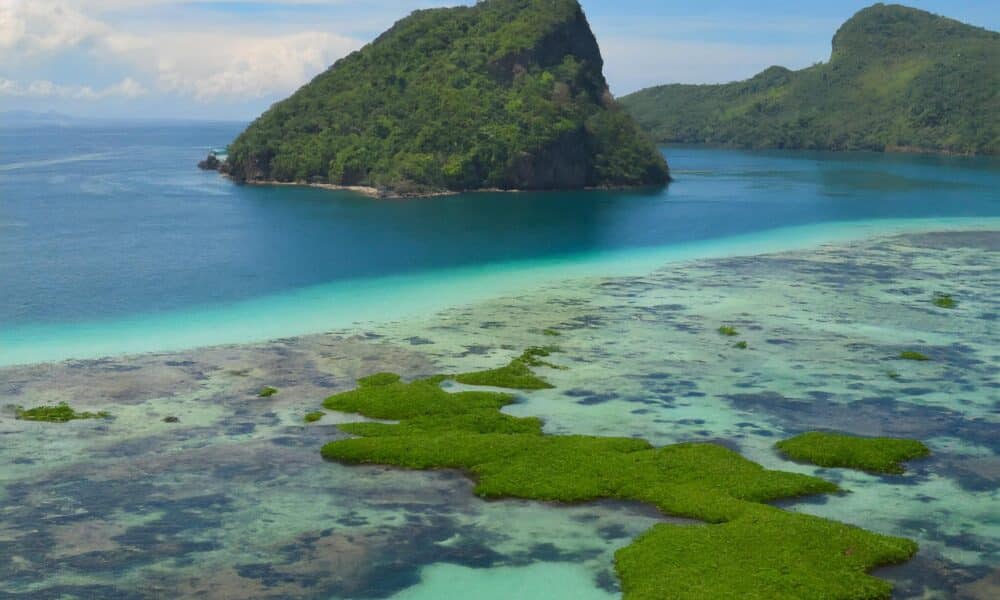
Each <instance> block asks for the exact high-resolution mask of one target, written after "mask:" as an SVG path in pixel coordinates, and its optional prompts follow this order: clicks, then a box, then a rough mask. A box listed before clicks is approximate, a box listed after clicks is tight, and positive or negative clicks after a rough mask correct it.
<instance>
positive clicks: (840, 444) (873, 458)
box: [775, 431, 931, 474]
mask: <svg viewBox="0 0 1000 600" xmlns="http://www.w3.org/2000/svg"><path fill="white" fill-rule="evenodd" d="M775 447H776V448H777V449H778V450H780V451H781V452H782V453H784V454H785V455H787V456H788V457H789V458H792V459H794V460H799V461H803V462H809V463H812V464H814V465H819V466H821V467H843V468H847V469H859V470H862V471H870V472H873V473H892V474H899V473H902V472H903V464H902V463H903V462H904V461H907V460H912V459H914V458H923V457H925V456H929V455H930V453H931V451H930V449H929V448H928V447H927V446H926V445H924V443H923V442H920V441H917V440H907V439H900V438H886V437H875V438H865V437H858V436H853V435H846V434H842V433H832V432H825V431H812V432H809V433H803V434H801V435H797V436H795V437H793V438H789V439H787V440H782V441H780V442H778V443H777V444H776V445H775Z"/></svg>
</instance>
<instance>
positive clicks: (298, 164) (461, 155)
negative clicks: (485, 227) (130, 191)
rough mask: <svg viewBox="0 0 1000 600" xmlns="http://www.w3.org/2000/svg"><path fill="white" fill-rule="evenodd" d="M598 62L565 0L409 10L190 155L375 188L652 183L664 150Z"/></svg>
mask: <svg viewBox="0 0 1000 600" xmlns="http://www.w3.org/2000/svg"><path fill="white" fill-rule="evenodd" d="M603 64H604V63H603V59H602V58H601V53H600V49H599V47H598V45H597V40H596V39H595V37H594V34H593V32H592V31H591V29H590V25H589V24H588V22H587V18H586V16H585V15H584V12H583V9H582V8H581V7H580V5H579V3H578V2H577V1H576V0H486V1H484V2H479V3H477V4H475V5H474V6H460V7H456V8H443V9H431V10H418V11H416V12H414V13H413V14H411V15H410V16H409V17H407V18H405V19H403V20H401V21H399V22H397V23H396V24H395V25H394V26H393V27H392V28H391V29H389V30H388V31H386V32H385V33H383V34H382V35H381V36H379V37H378V38H377V39H376V40H375V41H373V42H372V43H370V44H368V45H367V46H365V47H364V48H362V49H361V50H359V51H357V52H354V53H352V54H350V55H349V56H347V57H345V58H343V59H341V60H340V61H338V62H337V63H335V64H334V65H333V66H332V67H331V68H330V69H329V70H327V71H326V72H324V73H322V74H320V75H318V76H317V77H316V78H315V79H313V80H312V81H311V82H310V83H308V84H307V85H305V86H304V87H302V88H301V89H299V90H298V91H297V92H295V93H294V94H293V95H292V96H291V97H289V98H287V99H285V100H283V101H281V102H278V103H277V104H275V105H274V106H272V107H271V108H270V109H269V110H268V111H267V112H265V113H264V114H263V115H261V116H260V117H259V118H258V119H257V120H256V121H254V122H253V123H252V124H251V125H250V126H249V127H248V128H247V129H246V130H245V131H244V132H243V133H242V134H241V135H240V136H239V137H238V138H237V139H236V140H235V141H234V142H233V143H232V144H231V145H230V146H229V149H228V154H227V156H226V159H225V160H224V161H218V162H215V161H213V160H211V159H206V162H204V163H203V166H204V167H209V168H211V167H215V168H216V169H218V170H219V171H221V172H222V173H225V174H227V175H228V176H230V177H232V178H233V179H234V180H236V181H237V182H245V183H284V184H311V185H318V186H330V187H339V188H349V189H354V190H358V191H362V192H367V193H370V194H378V195H383V196H410V195H431V194H439V193H448V192H460V191H470V190H484V189H496V190H550V189H582V188H620V187H634V186H662V185H664V184H666V183H667V182H668V181H669V179H670V176H669V169H668V167H667V163H666V160H665V159H664V158H663V155H662V154H661V152H660V151H659V150H658V149H657V148H656V146H655V145H654V144H653V143H652V141H651V140H650V139H649V138H647V136H646V135H645V134H644V133H643V132H641V131H640V130H639V129H638V127H637V125H636V123H635V122H634V121H633V120H632V118H631V117H630V116H629V115H628V113H627V112H625V111H624V110H622V109H621V107H620V106H619V105H618V104H617V102H616V101H615V99H614V98H613V96H612V95H611V93H610V91H609V89H608V84H607V82H606V80H605V78H604V74H603Z"/></svg>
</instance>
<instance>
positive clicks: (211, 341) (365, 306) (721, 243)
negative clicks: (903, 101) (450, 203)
mask: <svg viewBox="0 0 1000 600" xmlns="http://www.w3.org/2000/svg"><path fill="white" fill-rule="evenodd" d="M998 224H1000V219H997V218H975V219H974V218H951V219H885V220H870V221H842V222H832V223H821V224H815V225H807V226H796V227H787V228H782V229H776V230H770V231H762V232H757V233H753V234H745V235H737V236H731V237H725V238H719V239H713V240H706V241H698V242H689V243H684V244H675V245H668V246H662V247H658V248H643V249H632V250H622V251H613V252H595V253H586V254H578V255H574V256H567V257H559V258H546V259H538V260H530V261H517V262H508V263H496V264H488V265H478V266H474V267H463V268H456V269H445V270H437V271H428V272H424V273H420V274H414V275H402V276H391V277H381V278H368V279H355V280H345V281H338V282H335V283H330V284H325V285H318V286H310V287H305V288H300V289H297V290H292V291H290V292H287V293H281V294H276V295H271V296H265V297H260V298H255V299H252V300H247V301H241V302H236V303H232V304H220V305H215V306H204V307H200V308H195V309H189V310H182V311H174V312H164V313H156V314H148V315H137V316H132V317H128V318H121V319H115V320H108V321H98V322H87V323H68V324H67V323H55V324H52V323H49V324H37V325H31V324H29V325H16V326H13V327H7V328H6V329H5V330H3V331H0V365H12V364H27V363H35V362H49V361H58V360H65V359H70V358H77V359H79V358H96V357H101V356H110V355H120V354H133V353H142V352H154V351H168V350H179V349H184V348H194V347H200V346H210V345H218V344H229V343H245V342H252V341H261V340H267V339H276V338H281V337H289V336H296V335H304V334H309V333H319V332H323V331H328V330H331V329H335V328H340V327H347V326H351V325H354V324H357V323H360V322H368V323H381V322H388V321H392V320H395V319H400V318H404V317H412V316H415V315H421V314H429V313H431V312H434V311H437V310H441V309H444V308H448V307H452V306H459V305H464V304H468V303H471V302H477V301H481V300H484V299H488V298H493V297H497V296H500V295H506V294H514V293H517V292H519V291H524V290H528V289H531V288H532V287H534V286H537V285H539V284H543V283H545V282H548V281H551V280H553V279H565V278H584V277H597V276H624V275H641V274H644V273H647V272H649V271H651V270H653V269H655V268H657V267H659V266H662V265H663V264H665V263H670V262H677V261H683V260H692V259H700V258H717V257H725V256H739V255H750V254H759V253H764V252H775V251H781V250H792V249H799V248H807V247H810V246H815V245H817V244H820V243H835V242H844V241H849V240H854V239H862V238H865V237H868V236H871V235H877V234H891V233H903V232H915V231H923V230H932V229H933V230H942V229H947V228H950V227H951V228H961V229H968V228H996V227H997V226H998Z"/></svg>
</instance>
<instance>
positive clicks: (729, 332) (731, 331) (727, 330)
mask: <svg viewBox="0 0 1000 600" xmlns="http://www.w3.org/2000/svg"><path fill="white" fill-rule="evenodd" d="M719 333H721V334H722V335H725V336H728V337H735V336H738V335H739V334H740V332H739V331H737V330H736V328H735V327H733V326H732V325H723V326H722V327H719Z"/></svg>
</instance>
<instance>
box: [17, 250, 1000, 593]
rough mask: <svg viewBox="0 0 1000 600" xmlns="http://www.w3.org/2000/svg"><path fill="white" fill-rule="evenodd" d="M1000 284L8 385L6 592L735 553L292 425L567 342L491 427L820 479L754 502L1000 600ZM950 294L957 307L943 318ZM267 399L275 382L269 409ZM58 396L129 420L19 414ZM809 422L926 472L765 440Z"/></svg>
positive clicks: (667, 270)
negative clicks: (871, 441) (661, 550)
mask: <svg viewBox="0 0 1000 600" xmlns="http://www.w3.org/2000/svg"><path fill="white" fill-rule="evenodd" d="M998 288H1000V234H998V233H997V232H990V231H964V232H963V231H949V232H938V233H923V234H910V235H902V236H891V237H879V238H871V239H868V240H865V241H860V242H854V243H851V244H842V245H837V244H834V245H828V246H822V247H817V248H814V249H810V250H801V251H793V252H782V253H775V254H767V255H758V256H745V257H734V258H725V259H710V260H698V261H691V262H686V263H674V264H671V265H669V266H667V267H664V268H663V269H659V270H655V271H651V272H649V273H648V274H646V275H643V276H636V277H615V278H596V277H595V278H587V279H577V280H554V281H552V282H551V283H549V284H547V285H544V286H540V287H538V288H537V289H535V290H533V291H531V292H530V293H524V294H520V295H518V296H517V297H501V298H496V299H494V300H491V301H486V302H481V303H478V304H470V305H467V306H464V307H461V308H458V309H454V310H448V311H444V312H440V313H435V314H428V315H426V316H424V317H421V318H413V319H407V320H405V321H398V322H394V323H388V324H385V325H379V326H372V325H367V324H364V323H361V324H358V325H357V326H356V327H354V328H352V329H351V330H349V331H348V330H339V331H331V332H329V333H326V334H323V335H316V336H307V337H300V338H288V339H281V340H275V341H273V342H269V343H262V344H249V345H240V346H219V347H213V348H202V349H196V350H190V351H183V352H172V353H169V354H146V355H139V356H126V357H116V358H108V359H101V360H85V361H67V362H62V363H50V364H35V365H28V366H19V367H10V368H3V369H0V440H2V442H0V597H3V598H46V597H80V598H101V597H114V598H125V599H132V598H142V599H144V598H154V597H171V598H199V599H203V600H204V599H208V600H216V599H223V598H232V597H246V598H266V599H270V598H323V599H330V598H391V597H394V596H396V597H398V598H404V597H405V598H410V597H412V598H431V597H436V594H437V593H438V592H441V590H444V589H446V588H445V587H435V586H445V585H446V583H442V579H445V580H447V579H448V578H449V577H450V576H452V575H453V574H455V576H456V577H457V576H459V575H460V577H461V581H462V582H463V584H466V585H480V586H494V587H493V588H490V589H494V588H495V589H494V591H496V590H507V589H514V588H505V587H503V586H510V585H514V584H513V583H512V582H517V581H518V578H519V577H520V576H521V575H522V574H530V577H527V578H526V580H527V581H532V582H545V581H550V582H557V583H558V584H559V585H557V586H555V587H552V588H546V587H544V586H542V585H539V586H538V589H539V590H541V591H543V592H546V593H548V596H547V597H549V598H553V597H558V596H557V595H553V594H558V591H559V590H560V589H565V590H577V591H578V590H580V589H589V590H592V591H593V594H594V596H593V597H595V598H598V597H600V598H602V599H604V598H614V597H615V596H616V595H617V594H620V593H621V589H620V586H619V583H618V581H619V579H618V577H616V575H615V573H614V570H613V569H614V565H615V554H616V552H618V551H619V550H621V549H622V548H623V547H625V546H629V545H630V544H631V547H632V548H634V547H636V546H637V545H641V544H644V543H645V540H646V539H647V538H646V537H640V536H642V534H643V533H645V532H650V531H651V530H652V531H653V532H655V531H657V530H659V529H662V527H660V525H661V524H664V525H666V526H668V527H670V526H677V529H678V530H684V531H687V530H688V529H692V530H699V529H704V528H715V527H719V529H711V531H720V533H726V534H727V535H733V536H737V535H738V534H739V532H738V531H735V530H728V529H724V527H726V524H719V525H700V524H695V523H692V522H690V521H686V520H683V519H677V518H674V517H666V516H664V515H663V514H662V513H660V512H659V511H656V510H653V509H651V508H650V507H648V506H647V505H643V504H641V503H636V502H631V501H627V502H623V501H617V500H604V501H597V502H587V503H583V504H573V505H559V506H553V505H551V504H550V503H548V502H544V501H534V500H519V499H505V500H502V501H486V500H484V499H482V498H480V497H478V496H476V495H475V494H474V493H472V492H473V490H474V484H473V482H471V481H470V480H469V479H468V478H467V477H466V476H465V475H463V474H461V473H458V472H455V471H451V470H441V471H416V470H401V469H395V468H390V467H385V466H379V465H360V466H345V465H340V464H336V463H330V462H326V461H324V460H323V458H322V457H321V456H320V453H319V452H317V449H318V448H320V447H322V446H323V445H324V444H326V443H329V442H331V441H337V440H340V439H345V440H346V439H347V434H346V433H344V432H342V431H341V430H340V429H339V426H341V425H344V424H345V423H350V422H359V421H362V420H363V419H362V418H361V417H358V416H355V415H348V414H345V413H340V412H335V411H329V412H326V413H325V415H324V416H323V418H322V420H320V421H317V422H313V423H306V422H305V421H304V418H305V416H306V415H307V414H308V413H310V412H313V411H316V410H317V409H318V408H319V407H320V403H321V400H322V399H323V398H327V397H329V396H331V395H336V394H338V393H340V392H346V391H349V390H351V389H353V388H354V387H355V386H356V381H357V380H358V379H361V378H364V377H367V376H370V375H373V374H376V373H380V372H386V371H392V372H395V373H398V374H399V375H400V376H401V378H402V380H404V381H408V382H412V381H417V380H426V379H428V378H430V377H432V376H433V375H435V374H438V373H475V372H480V371H483V370H485V369H491V368H494V367H496V366H497V365H504V364H507V363H509V362H510V361H512V360H514V359H517V358H518V357H519V356H521V353H522V352H523V350H524V349H525V348H529V347H532V346H539V347H542V346H545V345H548V344H552V343H557V344H558V345H559V346H560V347H561V348H562V350H563V352H562V353H560V354H555V355H553V356H550V357H545V358H544V360H546V361H548V362H551V363H553V364H559V365H562V366H567V367H569V368H568V369H567V370H561V369H551V368H546V367H539V368H535V370H536V371H538V373H540V374H542V375H543V377H544V379H545V381H546V383H548V384H549V385H550V386H552V387H546V388H540V389H537V390H533V391H531V392H530V393H520V392H518V393H516V394H515V395H516V396H517V398H518V401H517V402H516V403H514V404H508V405H505V406H504V407H503V408H502V410H501V412H500V414H503V415H509V416H510V417H514V418H518V419H521V418H527V419H539V421H540V422H541V423H542V426H541V427H542V432H543V433H544V434H546V435H550V436H558V435H574V436H604V437H625V438H641V439H645V440H647V441H648V442H649V443H650V444H652V445H653V446H656V447H659V446H666V445H669V444H678V443H697V444H711V445H713V446H719V445H721V446H723V447H725V448H729V449H730V450H733V451H738V452H739V454H740V455H742V456H743V457H745V458H746V459H747V460H748V461H752V462H753V463H757V464H759V465H761V466H762V467H764V468H765V469H767V470H770V471H773V470H779V471H788V472H793V473H799V474H802V475H807V476H818V477H820V478H822V479H825V480H828V481H831V482H833V483H835V484H836V485H837V486H838V487H840V488H841V489H845V490H850V492H851V493H849V494H847V495H837V496H833V495H828V494H827V495H818V496H810V497H807V498H802V499H786V500H779V501H777V502H776V505H775V506H772V507H770V508H768V507H764V508H766V509H767V512H768V513H769V514H770V513H771V512H772V511H773V512H775V513H777V512H785V513H788V514H790V515H795V514H801V515H812V516H815V517H822V518H825V519H832V520H836V521H840V522H843V523H847V524H850V525H854V526H858V527H862V528H864V529H867V530H870V531H873V532H876V533H878V534H880V535H885V536H892V537H903V538H909V539H912V540H915V541H916V542H917V543H918V544H919V546H920V550H919V552H918V553H917V555H916V556H915V557H914V558H913V559H912V560H911V561H909V562H907V563H906V564H905V565H903V566H898V567H892V568H888V569H879V570H877V571H875V572H873V575H874V576H875V577H877V578H879V579H884V580H886V581H889V582H891V583H892V584H893V585H894V586H895V590H894V592H893V594H894V597H897V598H926V597H934V596H935V595H937V596H938V597H949V598H964V599H985V598H993V597H996V596H997V594H998V591H1000V588H998V585H1000V573H997V571H996V565H997V564H1000V517H998V515H997V514H996V510H995V506H996V505H997V502H998V501H1000V496H998V491H997V490H998V488H1000V456H998V454H1000V445H998V444H1000V442H998V436H997V435H996V432H997V430H998V426H1000V419H998V416H997V412H996V409H997V402H998V398H997V389H998V388H997V379H996V374H997V372H998V369H997V363H998V361H1000V356H998V353H997V350H996V344H995V340H996V334H997V330H996V321H997V315H1000V300H998V298H997V297H996V293H995V291H996V289H998ZM939 293H947V294H949V295H951V296H952V297H953V298H954V299H955V301H956V305H955V307H954V308H950V309H944V308H939V307H937V306H935V304H934V303H933V300H934V298H935V295H936V294H939ZM723 325H729V326H731V327H733V328H735V329H736V330H737V332H738V336H737V337H728V336H724V335H720V334H719V332H718V330H719V328H720V327H721V326H723ZM546 331H548V332H549V333H546ZM552 332H555V333H558V334H560V335H558V336H553V335H551V333H552ZM737 341H746V342H747V344H748V347H747V349H738V348H735V347H734V346H733V344H734V342H737ZM903 351H917V352H922V353H924V354H926V355H927V356H929V357H930V358H931V360H929V361H923V362H921V361H908V360H899V359H898V356H899V355H900V353H901V352H903ZM266 386H271V387H274V388H275V389H278V390H280V392H279V393H277V394H275V395H273V396H270V397H266V398H261V397H259V393H260V391H261V390H262V389H263V388H264V387H266ZM445 389H446V390H447V391H448V392H458V391H464V390H469V388H468V387H466V386H464V385H463V384H455V385H453V386H447V385H446V387H445ZM62 401H65V402H67V403H68V404H69V405H70V406H72V407H73V409H75V410H77V411H86V412H100V411H107V412H109V413H111V414H112V415H113V416H114V419H113V420H105V419H90V420H75V421H70V422H67V423H40V422H31V421H24V420H18V419H17V418H16V415H15V409H14V407H15V406H23V407H37V406H53V405H57V404H58V403H59V402H62ZM170 417H174V418H175V419H176V420H175V421H171V422H167V421H165V419H167V418H170ZM513 422H514V423H519V421H513ZM817 429H829V430H836V431H842V432H845V433H848V434H851V435H858V436H880V437H905V438H913V439H919V440H922V441H923V442H924V443H925V444H926V445H927V446H928V447H929V448H930V449H931V451H932V455H931V456H930V457H928V458H926V459H922V460H920V461H916V462H913V463H909V464H907V473H906V474H905V475H904V476H895V475H894V476H888V477H886V476H883V475H879V474H869V473H865V472H859V471H854V470H847V469H827V468H823V467H818V466H814V465H808V464H800V463H797V462H792V461H789V460H787V459H786V458H784V457H783V456H782V455H781V454H780V453H778V452H777V451H776V450H775V449H774V444H775V442H776V441H778V440H780V439H784V438H788V437H792V436H795V435H799V434H801V433H804V432H807V431H813V430H817ZM760 506H763V505H760ZM779 509H780V510H779ZM693 534H694V531H692V535H693ZM650 543H654V544H656V543H657V542H656V540H655V538H653V539H652V540H650ZM691 547H692V548H694V547H695V546H691ZM702 547H705V548H709V547H712V546H710V545H709V546H702ZM734 547H738V546H734ZM622 556H623V555H619V557H620V559H619V562H620V564H622V565H624V564H625V563H626V562H628V561H626V560H625V559H624V558H621V557H622ZM626 556H627V555H626ZM691 564H692V565H697V564H698V561H692V562H691ZM567 565H569V566H567ZM621 568H624V566H623V567H621ZM567 578H571V579H572V580H568V579H567ZM563 584H565V585H563ZM483 589H484V593H485V592H486V591H488V590H487V589H486V588H485V587H484V588H483ZM526 593H527V594H528V595H525V596H524V597H526V598H527V597H531V596H530V593H531V590H530V589H528V590H527V591H526ZM539 593H541V592H539ZM437 597H440V595H439V594H437ZM484 597H489V596H488V595H487V596H484ZM495 597H499V596H495ZM535 597H539V598H540V597H543V596H537V595H536V596H535Z"/></svg>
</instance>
